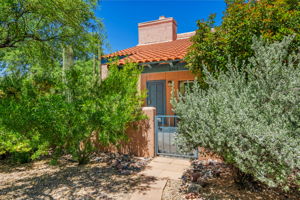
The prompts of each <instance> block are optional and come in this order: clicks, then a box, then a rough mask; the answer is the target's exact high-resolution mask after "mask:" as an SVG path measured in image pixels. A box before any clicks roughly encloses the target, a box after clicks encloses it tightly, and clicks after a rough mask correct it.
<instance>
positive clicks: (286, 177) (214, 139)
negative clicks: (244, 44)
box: [173, 37, 300, 187]
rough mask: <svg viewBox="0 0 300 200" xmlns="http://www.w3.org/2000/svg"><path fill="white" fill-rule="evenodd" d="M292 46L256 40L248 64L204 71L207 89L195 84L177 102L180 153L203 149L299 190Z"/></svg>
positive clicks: (299, 81)
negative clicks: (291, 184) (297, 186)
mask: <svg viewBox="0 0 300 200" xmlns="http://www.w3.org/2000/svg"><path fill="white" fill-rule="evenodd" d="M292 40H293V37H287V38H285V39H284V40H283V41H281V42H276V43H273V44H267V43H266V42H264V41H262V40H261V39H257V38H254V39H253V45H252V48H253V50H254V51H255V55H254V56H253V57H252V58H250V60H249V61H250V62H249V63H250V64H247V65H245V64H244V66H243V67H242V70H237V69H241V68H239V67H238V65H240V64H241V63H229V64H228V66H227V71H226V72H219V73H218V75H215V74H214V75H212V74H211V73H209V72H207V71H206V72H205V74H204V75H205V81H206V83H207V84H208V89H202V88H201V87H200V85H199V84H197V83H195V84H194V86H193V88H192V91H190V92H187V93H186V94H185V95H184V96H179V98H178V100H175V99H173V105H174V110H175V112H176V113H177V115H179V117H180V123H179V127H178V137H177V143H178V145H179V146H180V147H181V149H182V150H191V149H194V148H196V147H198V146H201V147H205V148H206V149H208V150H210V151H212V152H214V153H217V154H218V155H220V156H221V157H222V158H223V159H224V161H225V162H226V163H228V164H231V165H232V166H234V167H236V168H238V169H239V170H240V171H242V172H243V173H245V174H249V175H252V176H253V177H254V178H255V179H256V180H258V181H260V182H263V183H265V184H267V185H269V186H271V187H275V186H281V187H287V185H288V183H291V182H294V183H296V184H299V169H300V55H299V51H298V52H295V53H294V54H289V55H288V53H287V52H288V48H289V44H290V43H291V41H292Z"/></svg>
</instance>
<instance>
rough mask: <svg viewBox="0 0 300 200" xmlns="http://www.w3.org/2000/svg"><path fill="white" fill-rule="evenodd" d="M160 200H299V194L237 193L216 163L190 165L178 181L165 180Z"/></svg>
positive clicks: (223, 167) (264, 189)
mask: <svg viewBox="0 0 300 200" xmlns="http://www.w3.org/2000/svg"><path fill="white" fill-rule="evenodd" d="M162 199H163V200H185V199H194V200H299V199H300V191H299V190H298V191H297V189H296V188H294V190H292V191H290V192H283V191H280V190H279V189H270V188H267V187H265V186H261V188H259V189H256V190H246V189H241V188H240V187H239V186H237V185H236V184H235V183H234V179H233V176H232V172H231V169H230V168H229V167H228V166H226V165H225V164H222V163H218V162H206V163H203V161H194V162H193V164H192V166H191V168H190V169H188V170H186V172H185V173H184V174H183V176H182V179H181V180H169V181H168V182H167V184H166V187H165V188H164V191H163V195H162Z"/></svg>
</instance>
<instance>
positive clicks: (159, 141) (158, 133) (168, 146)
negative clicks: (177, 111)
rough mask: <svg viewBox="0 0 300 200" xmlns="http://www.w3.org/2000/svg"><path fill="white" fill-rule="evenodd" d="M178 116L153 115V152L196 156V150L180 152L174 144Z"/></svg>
mask: <svg viewBox="0 0 300 200" xmlns="http://www.w3.org/2000/svg"><path fill="white" fill-rule="evenodd" d="M177 123H178V116H175V115H157V116H155V152H156V154H157V155H165V156H176V157H186V158H197V156H198V152H197V150H195V151H193V152H191V153H185V154H183V153H180V152H179V151H178V147H177V146H176V144H175V141H174V140H175V137H176V134H177Z"/></svg>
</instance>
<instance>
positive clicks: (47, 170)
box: [0, 154, 155, 200]
mask: <svg viewBox="0 0 300 200" xmlns="http://www.w3.org/2000/svg"><path fill="white" fill-rule="evenodd" d="M149 161H150V160H149V159H142V158H134V157H131V156H127V155H125V156H124V155H116V154H101V155H94V157H93V158H92V160H91V162H90V163H89V164H87V165H82V166H78V165H77V163H76V162H74V161H72V160H71V159H69V157H65V158H62V159H60V160H59V165H57V166H52V165H50V164H49V162H50V159H43V160H40V161H36V162H32V163H28V164H22V165H17V166H16V165H11V164H7V163H4V162H3V161H0V162H1V163H0V199H1V200H2V199H3V200H4V199H5V200H9V199H16V200H21V199H24V200H25V199H26V200H27V199H107V200H108V199H122V200H123V199H124V200H126V199H129V198H130V194H131V193H133V192H134V191H139V190H140V191H144V190H147V188H148V187H149V185H150V184H151V183H152V182H153V181H155V178H154V177H150V176H140V175H137V172H139V171H141V170H142V169H143V168H144V167H145V165H147V163H148V162H149ZM141 184H142V185H141Z"/></svg>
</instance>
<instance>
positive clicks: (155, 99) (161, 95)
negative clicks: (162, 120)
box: [147, 80, 166, 115]
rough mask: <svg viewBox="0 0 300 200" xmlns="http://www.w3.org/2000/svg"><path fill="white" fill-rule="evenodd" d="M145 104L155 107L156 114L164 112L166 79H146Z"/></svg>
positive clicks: (163, 113)
mask: <svg viewBox="0 0 300 200" xmlns="http://www.w3.org/2000/svg"><path fill="white" fill-rule="evenodd" d="M147 90H148V95H147V106H151V107H155V108H156V114H157V115H165V113H166V81H165V80H160V81H147Z"/></svg>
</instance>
